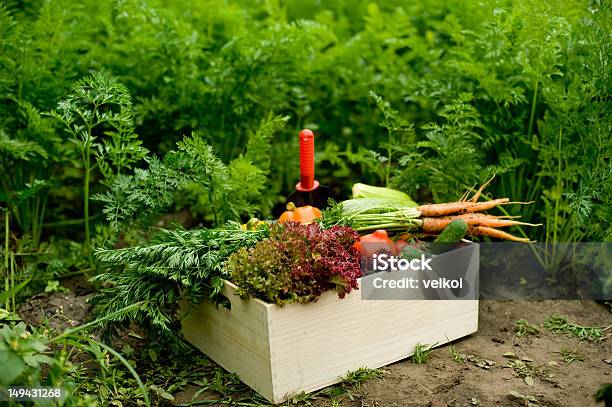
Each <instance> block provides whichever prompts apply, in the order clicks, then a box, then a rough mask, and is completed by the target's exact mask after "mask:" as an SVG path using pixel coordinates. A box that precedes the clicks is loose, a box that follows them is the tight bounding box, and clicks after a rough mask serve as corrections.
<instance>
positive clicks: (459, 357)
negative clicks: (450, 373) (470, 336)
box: [448, 346, 467, 363]
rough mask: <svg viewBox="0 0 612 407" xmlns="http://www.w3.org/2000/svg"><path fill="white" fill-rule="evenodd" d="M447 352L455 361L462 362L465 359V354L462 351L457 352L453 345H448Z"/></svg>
mask: <svg viewBox="0 0 612 407" xmlns="http://www.w3.org/2000/svg"><path fill="white" fill-rule="evenodd" d="M448 354H449V355H450V358H451V359H452V360H454V361H455V362H457V363H464V362H465V361H466V360H467V356H466V355H464V354H463V353H459V352H458V351H457V350H455V348H454V347H453V346H449V347H448Z"/></svg>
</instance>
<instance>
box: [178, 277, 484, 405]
mask: <svg viewBox="0 0 612 407" xmlns="http://www.w3.org/2000/svg"><path fill="white" fill-rule="evenodd" d="M368 277H370V276H366V277H363V278H362V279H366V278H368ZM360 283H361V281H360ZM236 288H237V287H236V286H235V285H234V284H232V283H231V282H229V281H226V282H225V285H224V287H223V289H222V293H223V295H225V296H226V297H227V298H228V299H229V302H230V304H231V309H227V308H224V307H218V308H217V307H215V306H214V305H212V304H210V303H208V302H203V303H201V304H199V305H197V306H192V307H191V309H190V310H189V312H188V314H187V317H186V319H185V320H184V321H183V324H182V332H183V335H184V336H185V338H186V339H187V340H188V341H189V342H191V343H192V344H193V345H194V346H195V347H197V348H198V349H200V350H201V351H202V352H204V353H205V354H206V355H208V356H209V357H210V358H211V359H212V360H214V361H215V362H216V363H218V364H219V365H221V366H222V367H223V368H224V369H226V370H228V371H229V372H232V373H236V374H237V375H238V376H239V377H240V379H241V380H242V381H243V382H244V383H246V384H247V385H248V386H250V387H251V388H253V389H254V390H256V391H257V392H258V393H259V394H261V395H262V396H264V397H265V398H266V399H267V400H268V401H270V402H272V403H280V402H282V401H284V400H286V399H287V398H288V397H290V396H292V395H294V394H298V393H300V392H303V391H304V392H310V391H314V390H318V389H321V388H323V387H326V386H329V385H332V384H334V383H338V382H339V381H340V376H342V375H344V374H346V373H347V372H349V371H352V370H355V369H358V368H360V367H369V368H379V367H381V366H385V365H388V364H390V363H393V362H396V361H398V360H401V359H404V358H406V357H409V356H410V355H411V354H412V353H413V350H414V347H415V345H416V344H417V343H421V344H434V343H437V344H445V343H447V342H448V341H449V340H450V341H452V340H455V339H458V338H461V337H463V336H466V335H469V334H471V333H473V332H476V330H477V329H478V301H477V300H419V299H414V300H399V301H398V300H364V299H362V297H361V295H360V292H359V291H354V292H352V293H351V294H350V295H348V296H347V297H346V298H344V299H339V298H338V296H337V294H336V293H335V292H326V293H324V294H323V295H322V296H321V298H320V299H319V301H318V302H316V303H310V304H291V305H288V306H285V307H283V308H281V307H279V306H277V305H273V304H268V303H266V302H264V301H261V300H259V299H249V300H243V299H241V298H240V297H238V296H236V295H235V294H234V290H235V289H236Z"/></svg>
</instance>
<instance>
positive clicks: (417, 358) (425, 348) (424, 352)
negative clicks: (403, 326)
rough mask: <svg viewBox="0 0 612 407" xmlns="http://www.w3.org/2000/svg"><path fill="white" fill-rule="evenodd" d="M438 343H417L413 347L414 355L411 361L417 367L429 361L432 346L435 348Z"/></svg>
mask: <svg viewBox="0 0 612 407" xmlns="http://www.w3.org/2000/svg"><path fill="white" fill-rule="evenodd" d="M437 344H438V343H437V342H436V343H434V344H433V345H422V344H420V343H417V344H416V346H415V347H414V354H413V355H412V361H413V362H414V363H416V364H418V365H421V364H423V363H425V362H427V359H429V356H430V355H431V352H432V351H433V348H434V346H436V345H437Z"/></svg>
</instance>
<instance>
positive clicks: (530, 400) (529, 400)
mask: <svg viewBox="0 0 612 407" xmlns="http://www.w3.org/2000/svg"><path fill="white" fill-rule="evenodd" d="M508 396H510V397H511V398H513V399H516V400H518V401H520V402H521V403H522V404H523V405H524V406H527V407H533V406H537V405H538V399H536V398H535V397H533V396H528V395H525V394H521V393H519V392H518V391H514V390H511V391H510V392H508Z"/></svg>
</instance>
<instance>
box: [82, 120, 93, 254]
mask: <svg viewBox="0 0 612 407" xmlns="http://www.w3.org/2000/svg"><path fill="white" fill-rule="evenodd" d="M89 137H91V131H90V134H89ZM90 159H91V147H90V144H89V141H88V142H87V145H86V147H85V154H84V158H83V160H84V165H85V181H84V185H83V212H84V214H83V221H84V223H85V251H86V253H87V257H88V258H89V264H93V256H92V253H91V235H90V231H89V177H90V168H89V167H90Z"/></svg>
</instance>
